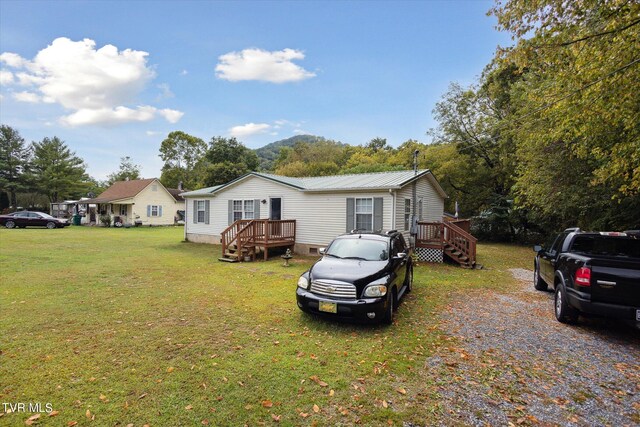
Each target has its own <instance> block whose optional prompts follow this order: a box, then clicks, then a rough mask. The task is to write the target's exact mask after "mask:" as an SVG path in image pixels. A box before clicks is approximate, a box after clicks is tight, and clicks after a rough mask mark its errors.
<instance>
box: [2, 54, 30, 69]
mask: <svg viewBox="0 0 640 427" xmlns="http://www.w3.org/2000/svg"><path fill="white" fill-rule="evenodd" d="M0 62H4V63H5V64H7V65H8V66H9V67H13V68H21V67H23V66H24V65H25V62H26V61H25V60H24V59H23V58H22V57H21V56H20V55H18V54H16V53H11V52H3V53H2V54H0Z"/></svg>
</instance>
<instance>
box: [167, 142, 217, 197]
mask: <svg viewBox="0 0 640 427" xmlns="http://www.w3.org/2000/svg"><path fill="white" fill-rule="evenodd" d="M206 151H207V144H206V143H205V142H204V141H203V140H202V139H200V138H197V137H195V136H191V135H189V134H187V133H184V132H181V131H175V132H171V133H170V134H169V135H167V137H166V138H165V139H164V140H163V141H162V143H161V144H160V158H161V159H162V160H163V161H164V166H163V167H162V177H161V178H160V181H162V183H163V184H164V185H165V186H166V187H171V188H176V187H177V186H178V184H179V183H180V182H182V183H183V185H184V187H185V188H196V187H197V186H198V185H199V183H200V180H201V176H200V175H201V171H200V170H199V169H200V168H198V167H197V166H198V163H199V162H200V161H201V160H202V157H203V156H204V154H205V153H206Z"/></svg>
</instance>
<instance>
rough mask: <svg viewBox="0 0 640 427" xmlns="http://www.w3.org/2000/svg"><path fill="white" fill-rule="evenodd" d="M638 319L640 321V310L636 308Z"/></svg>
mask: <svg viewBox="0 0 640 427" xmlns="http://www.w3.org/2000/svg"><path fill="white" fill-rule="evenodd" d="M636 321H637V322H640V310H636Z"/></svg>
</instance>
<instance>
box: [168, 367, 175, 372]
mask: <svg viewBox="0 0 640 427" xmlns="http://www.w3.org/2000/svg"><path fill="white" fill-rule="evenodd" d="M174 369H175V368H174V367H173V366H170V367H168V368H167V372H168V373H171V372H173V370H174Z"/></svg>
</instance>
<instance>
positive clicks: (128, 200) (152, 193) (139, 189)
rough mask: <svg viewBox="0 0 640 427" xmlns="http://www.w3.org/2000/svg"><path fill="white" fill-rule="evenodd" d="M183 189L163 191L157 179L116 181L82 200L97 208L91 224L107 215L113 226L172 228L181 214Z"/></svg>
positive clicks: (166, 189) (165, 189)
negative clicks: (91, 196)
mask: <svg viewBox="0 0 640 427" xmlns="http://www.w3.org/2000/svg"><path fill="white" fill-rule="evenodd" d="M181 191H182V190H178V189H172V188H166V187H165V186H164V185H162V183H161V182H160V180H159V179H157V178H149V179H132V180H130V181H116V182H114V183H113V184H112V185H111V187H109V188H107V189H106V190H105V191H104V192H102V193H101V194H100V195H99V196H98V197H96V198H94V199H89V200H83V203H92V204H96V205H97V212H96V213H95V214H93V215H94V218H92V222H95V223H99V216H100V215H109V216H110V217H111V221H112V223H113V224H114V225H115V223H116V222H119V223H120V224H122V225H124V224H131V225H134V224H135V225H173V224H175V223H176V221H177V219H179V214H178V211H182V212H184V199H183V198H182V197H181V196H180V193H181Z"/></svg>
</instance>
